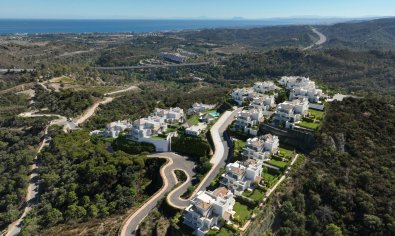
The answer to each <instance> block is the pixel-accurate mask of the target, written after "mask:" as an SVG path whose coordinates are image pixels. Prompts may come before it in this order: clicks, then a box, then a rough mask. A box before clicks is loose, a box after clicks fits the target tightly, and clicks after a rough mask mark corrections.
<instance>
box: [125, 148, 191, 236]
mask: <svg viewBox="0 0 395 236" xmlns="http://www.w3.org/2000/svg"><path fill="white" fill-rule="evenodd" d="M150 157H160V158H165V159H167V163H166V164H165V165H164V166H163V167H162V168H161V170H160V174H161V176H162V179H163V186H162V188H161V189H160V190H159V191H158V192H157V193H156V194H155V195H154V196H152V197H151V198H150V199H149V200H148V201H147V202H146V203H144V205H143V206H141V207H140V208H139V209H138V210H137V211H136V212H134V213H133V214H132V215H131V216H129V217H128V219H127V220H126V221H125V222H124V224H123V227H122V229H121V233H120V235H122V236H126V235H136V231H137V229H138V226H139V224H140V223H141V221H143V220H144V218H145V217H146V216H147V215H148V214H149V213H150V212H151V211H152V209H154V208H155V207H156V205H157V204H158V202H159V201H160V200H161V199H163V198H164V197H165V195H166V193H168V192H169V191H171V190H172V189H173V188H174V187H175V186H176V184H177V183H178V181H177V177H176V176H175V174H174V170H183V171H184V173H185V174H186V175H187V176H188V179H189V182H188V180H187V181H186V182H185V183H184V184H182V185H181V186H180V187H178V188H177V189H175V190H177V192H181V194H182V193H184V192H185V191H186V190H187V188H188V185H189V184H190V179H191V178H192V177H193V176H194V175H195V173H194V171H193V169H194V167H195V163H194V162H193V161H191V160H188V158H187V157H182V156H180V155H177V154H174V153H161V154H155V155H151V156H150ZM181 194H180V195H179V196H181ZM177 198H178V197H176V198H175V199H174V203H175V204H183V201H182V200H181V201H180V202H178V199H177Z"/></svg>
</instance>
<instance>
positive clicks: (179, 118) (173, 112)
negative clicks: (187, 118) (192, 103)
mask: <svg viewBox="0 0 395 236" xmlns="http://www.w3.org/2000/svg"><path fill="white" fill-rule="evenodd" d="M151 115H152V116H158V117H159V118H161V119H163V120H164V121H165V122H166V123H169V124H172V123H182V122H184V110H183V109H181V108H179V107H175V108H172V107H171V108H170V109H161V108H155V110H154V112H153V113H152V114H151Z"/></svg>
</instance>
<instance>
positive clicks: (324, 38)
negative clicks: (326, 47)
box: [303, 28, 327, 50]
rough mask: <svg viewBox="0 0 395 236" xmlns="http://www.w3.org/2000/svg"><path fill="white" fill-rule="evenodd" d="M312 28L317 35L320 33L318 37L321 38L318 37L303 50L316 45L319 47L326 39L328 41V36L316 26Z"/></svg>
mask: <svg viewBox="0 0 395 236" xmlns="http://www.w3.org/2000/svg"><path fill="white" fill-rule="evenodd" d="M311 30H312V31H313V32H314V33H315V34H316V35H318V37H320V38H319V39H318V41H317V42H315V43H313V44H311V45H310V46H308V47H305V48H304V49H303V50H309V49H312V48H314V47H317V46H320V45H322V44H324V43H326V41H327V38H326V36H325V35H324V34H323V33H321V32H319V31H318V30H317V29H316V28H312V29H311Z"/></svg>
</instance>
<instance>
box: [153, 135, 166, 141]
mask: <svg viewBox="0 0 395 236" xmlns="http://www.w3.org/2000/svg"><path fill="white" fill-rule="evenodd" d="M149 139H151V140H165V139H166V138H164V137H160V136H153V137H151V138H149Z"/></svg>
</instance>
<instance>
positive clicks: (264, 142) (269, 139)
mask: <svg viewBox="0 0 395 236" xmlns="http://www.w3.org/2000/svg"><path fill="white" fill-rule="evenodd" d="M279 145H280V140H279V138H278V137H277V136H275V135H271V134H266V135H263V136H260V137H255V138H249V139H247V145H246V146H245V147H244V149H243V151H242V152H241V154H242V155H243V156H244V157H245V158H248V159H255V160H262V161H265V160H268V159H269V156H270V154H276V153H277V152H278V147H279Z"/></svg>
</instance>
